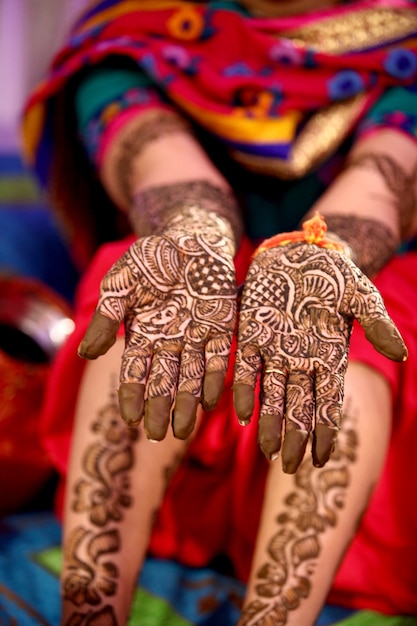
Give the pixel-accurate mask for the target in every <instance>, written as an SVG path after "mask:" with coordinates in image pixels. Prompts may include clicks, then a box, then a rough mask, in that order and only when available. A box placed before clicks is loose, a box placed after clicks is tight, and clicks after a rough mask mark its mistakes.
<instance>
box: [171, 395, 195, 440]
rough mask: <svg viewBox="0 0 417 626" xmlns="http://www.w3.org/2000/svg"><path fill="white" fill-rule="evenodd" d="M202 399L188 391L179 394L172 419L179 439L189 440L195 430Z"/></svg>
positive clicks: (175, 435) (175, 434) (173, 428)
mask: <svg viewBox="0 0 417 626" xmlns="http://www.w3.org/2000/svg"><path fill="white" fill-rule="evenodd" d="M199 404H200V399H199V398H197V397H196V396H193V395H192V394H191V393H188V392H187V391H182V392H179V393H178V394H177V397H176V399H175V407H174V413H173V417H172V430H173V432H174V437H176V438H177V439H187V438H188V437H189V436H190V435H191V433H192V432H193V430H194V426H195V422H196V419H197V409H198V405H199Z"/></svg>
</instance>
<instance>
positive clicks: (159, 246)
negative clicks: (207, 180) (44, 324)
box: [79, 207, 237, 440]
mask: <svg viewBox="0 0 417 626" xmlns="http://www.w3.org/2000/svg"><path fill="white" fill-rule="evenodd" d="M233 254H234V243H233V236H232V231H231V229H230V227H229V225H228V224H227V222H225V221H224V220H223V219H222V218H220V217H219V216H217V215H215V214H214V213H207V212H206V211H202V210H200V209H199V208H197V207H189V208H187V209H184V210H183V211H182V213H180V214H173V215H172V218H171V220H170V222H169V228H167V229H166V230H164V232H163V233H162V234H159V235H151V236H149V237H144V238H142V239H139V240H138V241H136V242H135V243H134V244H133V245H132V246H131V247H130V249H129V250H128V251H127V252H126V253H125V254H124V255H123V256H122V258H121V259H119V261H118V262H117V263H116V264H115V265H114V266H113V268H112V269H111V270H110V271H109V272H108V274H107V275H106V276H105V278H104V279H103V281H102V285H101V297H100V301H99V304H98V307H97V311H96V313H95V315H94V318H93V320H92V322H91V324H90V327H89V329H88V330H87V333H86V335H85V337H84V340H83V342H82V343H81V345H80V349H79V352H80V355H82V356H84V357H86V358H96V357H97V356H99V355H101V354H104V353H105V352H106V351H107V350H108V349H109V347H110V346H111V345H112V344H113V343H114V341H115V338H116V333H117V330H118V328H119V326H120V324H121V322H122V321H124V325H125V332H126V349H125V352H124V355H123V358H122V366H121V374H120V381H121V386H120V390H119V398H120V408H121V414H122V417H123V418H124V420H125V421H126V423H127V424H128V425H130V426H135V425H137V424H138V423H139V422H140V420H141V419H142V416H143V414H144V428H145V432H146V434H147V436H148V437H149V438H150V439H154V440H160V439H162V438H163V437H164V436H165V434H166V431H167V428H168V425H169V421H170V412H171V407H172V405H173V403H174V400H175V406H174V411H173V420H172V421H173V430H174V434H175V436H177V437H179V438H182V439H185V438H187V437H188V436H189V435H190V433H191V432H192V430H193V427H194V423H195V419H196V411H197V406H198V403H199V402H200V400H201V399H203V406H204V407H205V408H206V409H210V408H213V407H214V406H215V404H216V403H217V401H218V399H219V397H220V395H221V392H222V388H223V382H224V377H225V374H226V370H227V366H228V358H229V352H230V346H231V341H232V335H233V331H234V328H235V320H236V298H237V290H236V283H235V275H234V265H233Z"/></svg>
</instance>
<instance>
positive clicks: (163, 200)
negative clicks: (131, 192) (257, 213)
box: [129, 180, 243, 246]
mask: <svg viewBox="0 0 417 626" xmlns="http://www.w3.org/2000/svg"><path fill="white" fill-rule="evenodd" d="M192 207H198V208H199V209H202V210H204V211H206V212H207V213H213V214H215V215H216V216H218V217H219V218H223V219H224V220H226V221H227V222H228V223H229V224H230V227H231V229H232V232H233V237H234V243H235V246H237V245H238V244H239V241H240V238H241V236H242V231H243V224H242V219H241V215H240V209H239V206H238V203H237V201H236V198H235V197H234V194H233V192H232V191H231V190H229V189H225V188H222V187H220V186H219V185H215V184H214V183H212V182H210V181H208V180H194V181H187V182H180V183H174V184H169V185H161V186H158V187H151V188H149V189H146V190H144V191H142V192H140V193H139V194H137V195H136V197H135V198H134V200H133V202H132V204H131V209H130V212H129V217H130V220H131V222H132V225H133V227H134V230H135V232H137V233H139V234H141V235H151V234H152V235H154V234H161V233H162V231H163V230H164V229H165V228H167V226H168V225H169V224H170V222H171V221H172V219H173V218H174V216H181V215H182V214H184V213H185V211H186V210H187V209H189V208H192Z"/></svg>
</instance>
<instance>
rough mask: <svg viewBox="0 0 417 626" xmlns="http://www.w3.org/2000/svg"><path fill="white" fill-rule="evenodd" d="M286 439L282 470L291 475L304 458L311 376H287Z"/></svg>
mask: <svg viewBox="0 0 417 626" xmlns="http://www.w3.org/2000/svg"><path fill="white" fill-rule="evenodd" d="M285 412H286V414H285V437H284V443H283V446H282V466H283V470H284V472H285V473H287V474H294V473H295V472H296V470H297V468H298V466H299V465H300V463H301V461H302V460H303V458H304V453H305V449H306V446H307V441H308V435H309V433H310V432H311V430H312V423H313V417H314V380H313V376H312V374H311V373H310V372H305V371H303V370H298V371H292V372H291V373H290V375H289V376H288V381H287V393H286V406H285Z"/></svg>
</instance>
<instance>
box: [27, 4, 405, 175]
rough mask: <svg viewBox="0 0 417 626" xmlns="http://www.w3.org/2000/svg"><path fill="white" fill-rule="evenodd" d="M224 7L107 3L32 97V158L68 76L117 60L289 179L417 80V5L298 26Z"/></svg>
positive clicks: (341, 10)
mask: <svg viewBox="0 0 417 626" xmlns="http://www.w3.org/2000/svg"><path fill="white" fill-rule="evenodd" d="M225 4H227V3H224V2H223V3H219V2H209V3H206V4H197V3H193V2H180V1H177V0H172V1H170V0H103V1H102V2H99V3H98V4H97V5H96V6H95V7H94V8H92V9H91V10H90V11H88V12H87V13H86V14H85V15H84V17H83V19H82V20H80V21H79V22H78V24H77V25H76V27H75V29H74V31H73V33H72V37H71V39H70V40H69V42H68V44H67V46H66V47H65V49H64V50H63V51H62V52H61V54H60V55H59V56H58V57H57V58H56V60H55V62H54V65H53V69H52V72H51V74H50V76H49V78H48V80H47V82H46V83H43V84H42V85H40V86H39V87H38V89H37V90H36V91H35V93H34V94H33V95H32V98H31V100H30V102H29V105H28V108H27V110H26V121H25V136H26V146H27V151H28V154H29V155H31V156H32V158H36V151H37V148H38V144H39V141H40V139H41V132H42V124H43V123H44V121H45V120H44V116H45V110H44V109H45V102H46V101H47V99H48V98H50V97H51V96H53V95H54V93H56V91H57V90H59V89H60V87H61V86H62V84H63V83H64V82H65V80H66V79H67V78H68V76H70V75H72V74H74V72H77V71H78V70H80V69H81V68H83V67H85V65H86V64H87V63H90V64H93V63H98V62H100V60H102V59H103V58H104V57H105V56H108V55H110V54H118V55H126V56H128V57H130V58H132V59H134V60H135V61H136V62H137V63H138V65H139V66H140V67H141V68H142V70H143V71H144V72H145V73H146V74H147V75H148V76H149V77H150V78H151V79H152V80H153V81H154V82H155V84H156V85H157V86H158V87H159V88H160V89H161V90H163V91H164V92H165V93H166V94H167V96H168V97H169V99H170V100H172V102H174V103H175V104H176V105H177V106H178V107H179V108H180V109H181V110H183V111H184V112H185V113H187V114H188V115H189V116H191V118H193V119H194V120H196V121H197V122H198V123H199V124H201V125H202V126H203V127H204V128H206V129H207V130H209V131H210V132H212V133H213V134H214V135H216V136H217V137H219V138H221V139H222V140H223V141H224V142H225V144H226V145H227V147H228V148H229V149H230V150H231V151H232V152H233V153H234V155H235V157H236V158H238V159H240V160H241V161H243V162H247V163H248V165H250V164H252V167H256V166H259V168H260V169H262V170H264V168H265V166H266V167H267V169H268V170H275V171H276V172H277V173H278V174H281V175H288V176H291V175H292V174H293V175H297V176H299V175H300V174H302V173H304V172H305V170H306V169H307V168H309V167H311V166H312V165H314V164H315V163H316V162H317V160H318V159H320V157H322V156H323V153H324V152H328V151H329V150H331V149H332V148H333V147H334V141H335V140H336V141H337V142H340V140H341V139H342V138H343V137H344V136H346V133H347V132H349V130H350V129H351V128H352V126H353V125H354V124H355V122H356V121H357V119H358V117H360V116H361V115H362V114H363V112H364V110H366V109H367V108H368V107H369V106H370V104H371V103H372V102H374V101H375V100H376V98H378V96H379V95H380V93H381V91H382V90H384V89H386V88H387V87H388V86H390V85H395V84H406V85H412V84H413V83H415V81H416V78H417V9H416V8H415V6H413V3H410V2H398V1H395V2H392V1H391V2H390V1H387V2H384V3H381V2H378V3H377V6H374V5H375V2H356V3H353V4H350V5H348V6H340V7H338V8H337V9H334V10H333V11H331V12H329V11H323V12H321V13H318V14H315V15H314V17H313V16H310V17H308V18H306V17H299V18H290V19H271V18H269V19H254V18H251V17H249V16H247V15H245V14H242V12H241V11H240V12H238V11H236V10H233V9H232V6H233V4H232V3H229V4H230V8H218V7H220V5H222V6H224V5H225ZM318 111H319V112H323V111H326V116H325V120H323V121H322V122H321V123H319V122H318V120H317V119H315V120H314V122H313V124H312V123H311V116H312V115H314V113H316V112H318ZM306 120H309V121H310V123H309V124H307V127H306V126H305V122H306ZM329 124H331V126H332V132H329V130H327V133H325V134H326V135H327V137H326V138H322V139H321V140H320V141H319V142H318V143H319V144H320V148H319V147H318V146H317V148H316V150H315V152H316V154H311V155H309V156H308V162H305V163H303V164H301V163H295V162H294V161H295V154H294V146H295V143H296V140H299V139H300V135H301V134H304V135H305V134H308V132H310V133H311V132H314V135H315V137H316V139H317V133H318V131H319V130H320V128H322V127H323V126H326V127H328V125H329ZM311 126H313V128H310V127H311ZM300 128H303V133H300ZM330 135H332V136H330ZM333 135H336V137H333ZM305 158H307V157H305Z"/></svg>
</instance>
